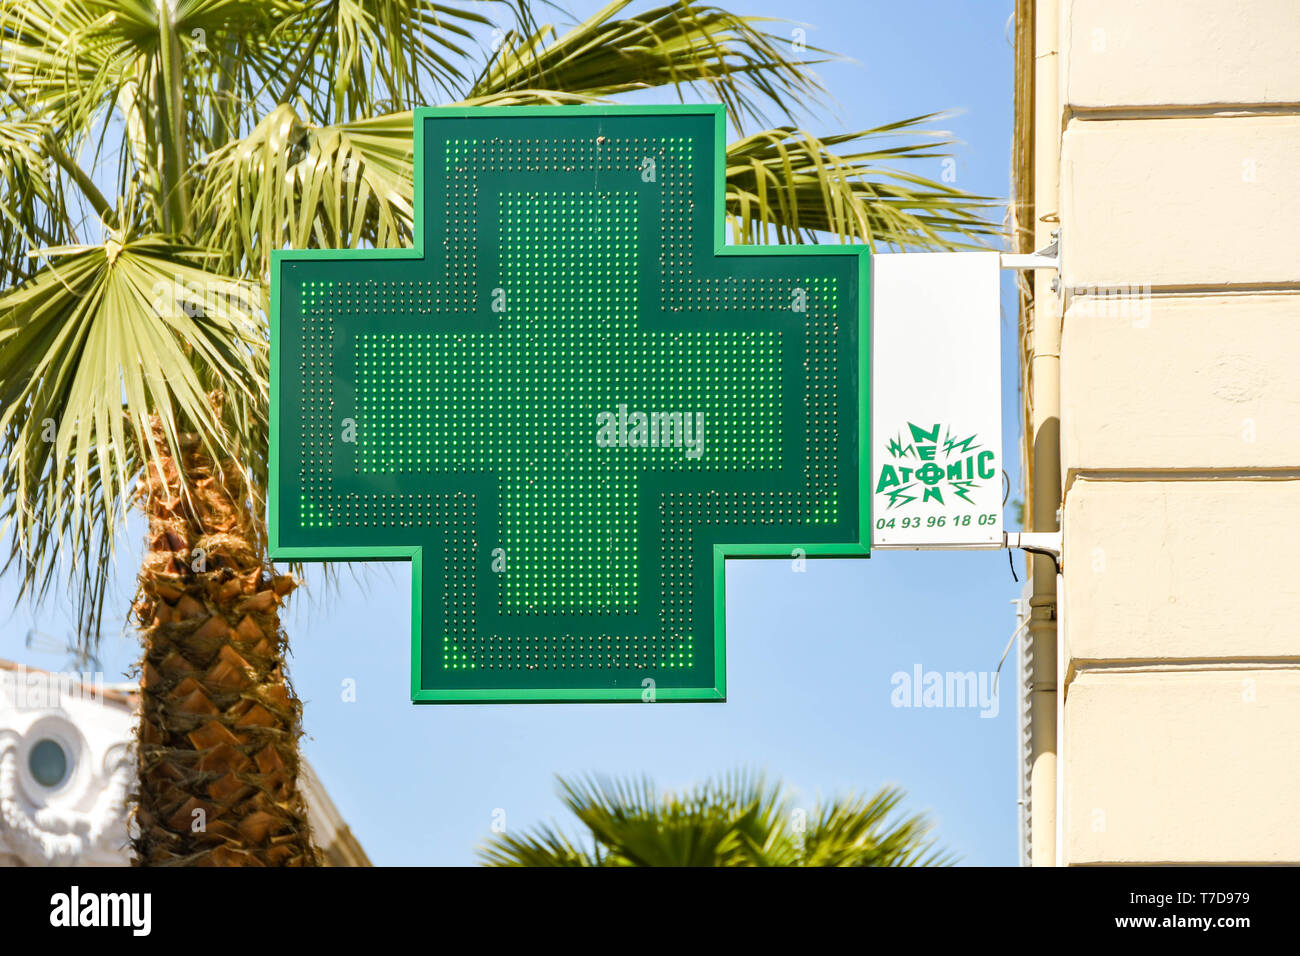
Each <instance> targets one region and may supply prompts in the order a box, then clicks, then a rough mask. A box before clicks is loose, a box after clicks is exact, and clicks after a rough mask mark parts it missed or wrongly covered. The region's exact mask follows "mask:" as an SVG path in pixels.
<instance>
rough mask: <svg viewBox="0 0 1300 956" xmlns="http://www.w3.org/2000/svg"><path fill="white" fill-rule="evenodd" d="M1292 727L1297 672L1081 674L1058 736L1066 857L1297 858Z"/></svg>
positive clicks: (1299, 680) (1078, 860)
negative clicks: (1064, 779)
mask: <svg viewBox="0 0 1300 956" xmlns="http://www.w3.org/2000/svg"><path fill="white" fill-rule="evenodd" d="M1297 726H1300V672H1297V671H1296V670H1294V669H1278V668H1268V669H1266V668H1260V667H1253V668H1251V667H1246V668H1240V669H1237V668H1231V667H1221V668H1217V669H1213V670H1205V669H1193V668H1187V667H1184V668H1178V669H1170V670H1164V671H1158V672H1151V671H1136V672H1134V671H1125V670H1108V671H1089V672H1085V673H1084V674H1081V675H1080V676H1079V678H1078V679H1077V680H1075V681H1074V683H1073V685H1072V686H1071V688H1070V714H1069V717H1068V719H1067V720H1066V723H1065V734H1064V745H1065V750H1064V756H1065V759H1066V761H1067V763H1068V780H1069V782H1070V785H1069V787H1067V789H1066V791H1065V797H1064V807H1063V810H1064V813H1065V820H1064V823H1065V826H1064V828H1063V829H1064V833H1065V848H1064V849H1065V854H1066V859H1067V860H1068V861H1069V862H1070V863H1072V864H1089V863H1285V862H1293V861H1295V860H1300V827H1297V826H1296V825H1295V810H1296V800H1297V795H1298V794H1300V734H1297V733H1296V732H1295V728H1296V727H1297Z"/></svg>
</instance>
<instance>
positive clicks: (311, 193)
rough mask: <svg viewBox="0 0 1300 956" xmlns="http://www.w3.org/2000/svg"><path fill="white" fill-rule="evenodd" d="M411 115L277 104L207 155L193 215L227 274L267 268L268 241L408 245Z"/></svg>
mask: <svg viewBox="0 0 1300 956" xmlns="http://www.w3.org/2000/svg"><path fill="white" fill-rule="evenodd" d="M411 121H412V120H411V114H410V113H393V114H389V115H386V116H378V117H375V118H373V119H364V120H359V121H357V122H354V123H340V124H338V125H336V126H311V125H308V123H306V122H305V121H304V120H303V119H302V118H300V117H299V116H298V114H297V113H296V112H295V111H294V110H293V109H292V108H291V107H289V106H280V107H277V108H276V109H275V110H274V111H273V112H272V113H271V114H270V115H269V116H267V118H266V119H265V120H263V121H262V123H260V124H259V125H258V127H257V128H256V129H255V130H253V131H252V132H251V133H250V134H249V135H248V136H246V137H245V138H243V139H241V140H238V141H236V142H232V143H230V144H229V145H228V146H226V147H224V148H223V149H221V150H219V151H218V152H216V153H215V154H213V155H212V156H211V157H210V158H209V160H208V162H207V164H206V167H205V173H204V176H203V182H202V185H201V188H200V190H199V193H198V197H197V201H196V213H195V216H196V220H197V221H198V222H199V223H200V224H201V226H200V228H201V229H202V231H203V234H204V235H209V236H212V237H213V238H214V240H215V241H216V242H217V243H218V244H219V247H220V248H221V249H222V250H223V252H224V253H225V254H226V256H227V259H226V267H227V268H228V269H229V270H231V271H233V272H234V273H235V274H241V275H252V276H258V277H261V278H262V279H263V280H265V277H267V276H268V274H269V268H270V256H271V251H272V250H273V249H280V248H284V247H289V248H295V249H303V248H308V247H313V246H314V247H322V248H341V249H349V248H355V247H356V246H358V245H362V244H369V245H373V246H377V247H396V246H401V245H409V244H410V241H411V229H412V217H413V215H414V210H413V207H412V193H413V189H414V187H413V184H412V176H413V166H412V157H411Z"/></svg>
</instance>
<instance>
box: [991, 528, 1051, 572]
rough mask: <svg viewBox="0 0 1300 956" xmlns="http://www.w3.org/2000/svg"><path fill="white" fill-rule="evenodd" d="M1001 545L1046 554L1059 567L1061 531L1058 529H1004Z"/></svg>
mask: <svg viewBox="0 0 1300 956" xmlns="http://www.w3.org/2000/svg"><path fill="white" fill-rule="evenodd" d="M1002 540H1003V547H1006V548H1020V549H1021V550H1022V551H1029V552H1032V553H1033V554H1046V555H1049V556H1050V557H1051V559H1052V560H1053V561H1055V562H1056V567H1057V569H1058V570H1059V569H1060V567H1061V532H1059V531H1004V532H1003V533H1002Z"/></svg>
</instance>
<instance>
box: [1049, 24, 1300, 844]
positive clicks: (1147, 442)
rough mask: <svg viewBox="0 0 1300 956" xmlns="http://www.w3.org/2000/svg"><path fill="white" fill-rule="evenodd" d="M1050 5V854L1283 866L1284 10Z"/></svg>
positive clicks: (1287, 254)
mask: <svg viewBox="0 0 1300 956" xmlns="http://www.w3.org/2000/svg"><path fill="white" fill-rule="evenodd" d="M1048 2H1052V0H1048ZM1058 9H1059V17H1060V31H1061V33H1060V47H1059V50H1060V61H1061V64H1060V65H1061V70H1060V86H1059V97H1060V100H1061V137H1060V142H1059V149H1060V196H1059V200H1060V202H1059V206H1058V209H1059V216H1060V229H1061V246H1062V262H1061V280H1062V294H1063V303H1062V308H1063V320H1062V321H1063V328H1062V343H1061V456H1062V461H1061V468H1062V480H1063V483H1064V487H1065V502H1064V508H1063V530H1064V577H1063V580H1064V593H1063V594H1062V595H1061V621H1060V624H1061V629H1062V634H1061V641H1062V644H1061V647H1062V651H1063V654H1062V657H1063V667H1062V670H1063V672H1064V676H1065V684H1064V687H1065V700H1064V704H1063V714H1062V728H1061V729H1062V734H1061V754H1060V756H1061V768H1062V769H1061V784H1062V791H1061V812H1062V815H1063V819H1062V821H1061V829H1060V833H1061V836H1062V845H1061V847H1060V849H1059V852H1060V856H1061V859H1062V861H1063V862H1064V863H1066V864H1070V865H1080V864H1089V863H1120V862H1123V863H1160V862H1178V863H1256V862H1269V863H1276V862H1290V863H1296V862H1300V829H1297V827H1296V825H1295V820H1296V819H1297V817H1300V732H1297V728H1298V727H1300V574H1297V572H1296V569H1295V568H1296V561H1295V557H1294V555H1295V549H1296V546H1297V543H1298V542H1300V60H1298V59H1297V50H1300V3H1297V2H1296V0H1243V2H1240V3H1223V2H1222V0H1178V2H1176V3H1175V2H1173V0H1164V2H1154V0H1153V2H1145V3H1134V2H1133V0H1059V8H1058Z"/></svg>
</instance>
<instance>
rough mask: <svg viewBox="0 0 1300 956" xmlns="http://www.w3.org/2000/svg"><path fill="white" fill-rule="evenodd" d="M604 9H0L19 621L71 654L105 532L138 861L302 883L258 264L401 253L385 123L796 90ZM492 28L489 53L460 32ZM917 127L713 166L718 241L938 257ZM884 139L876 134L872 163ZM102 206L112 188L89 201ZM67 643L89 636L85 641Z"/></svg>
mask: <svg viewBox="0 0 1300 956" xmlns="http://www.w3.org/2000/svg"><path fill="white" fill-rule="evenodd" d="M630 4H631V0H614V2H612V3H611V4H610V5H609V6H608V7H606V8H605V9H603V10H601V11H600V12H599V13H597V14H595V15H594V16H592V17H590V18H589V19H587V20H585V21H583V22H581V23H579V24H578V25H577V26H575V27H573V28H572V29H569V30H567V31H561V30H558V29H554V28H551V27H548V26H542V25H538V24H537V22H536V21H535V19H534V17H533V14H532V10H531V6H530V4H529V3H527V2H526V0H517V2H512V3H486V2H473V0H463V2H459V3H457V2H432V0H26V2H24V3H22V4H12V3H5V4H3V5H0V84H3V88H2V89H0V432H2V434H3V450H4V456H5V457H4V462H3V465H2V466H0V467H2V469H3V471H2V472H0V492H3V505H2V506H0V507H2V508H3V517H4V519H5V525H6V527H7V529H8V530H9V533H10V535H11V546H12V553H11V556H10V558H9V560H8V562H7V563H6V565H5V569H6V570H10V569H12V571H13V573H15V574H16V575H17V576H18V578H19V579H20V581H21V584H22V593H21V595H20V599H32V600H36V601H39V600H41V599H42V598H44V597H45V596H46V595H48V594H49V593H50V591H51V589H52V588H54V587H61V588H67V589H68V590H69V591H70V593H71V594H72V595H73V600H74V602H75V603H76V606H77V609H78V614H79V617H80V618H81V620H82V621H83V633H84V634H86V635H95V634H98V633H99V626H98V624H99V621H100V618H101V617H102V615H103V613H104V610H105V608H104V604H105V600H106V590H105V585H106V581H107V579H108V568H109V561H110V558H111V556H112V555H113V553H114V550H115V546H116V545H115V542H116V540H117V536H118V535H119V534H120V533H121V529H122V528H123V526H124V524H125V522H126V519H127V516H128V514H129V513H131V512H132V511H133V510H137V509H138V512H140V513H143V515H144V516H145V517H146V519H147V522H148V532H147V538H146V549H145V555H144V560H143V567H142V569H141V572H140V577H139V586H138V592H137V596H136V599H135V602H134V608H133V610H134V615H135V619H136V621H137V623H138V624H139V627H140V631H141V636H142V640H143V655H142V659H141V663H140V678H141V688H142V697H143V703H142V714H141V722H140V729H139V787H138V793H137V794H136V799H137V808H138V809H137V816H136V822H137V824H138V829H137V832H138V836H137V837H136V838H135V850H136V854H137V857H138V859H139V860H140V861H141V862H143V863H145V864H151V865H152V864H159V865H161V864H205V863H206V864H241V863H246V864H290V863H299V864H307V863H311V862H314V859H315V855H314V851H313V850H312V847H311V843H310V840H309V834H308V832H307V827H306V822H305V813H304V810H303V804H302V800H301V797H300V795H299V793H298V789H297V783H296V778H297V753H298V750H297V738H298V736H299V734H300V717H301V707H300V704H299V702H298V700H297V698H296V697H295V696H294V694H293V692H292V688H291V687H290V685H289V683H288V680H287V677H286V673H285V655H286V641H285V636H284V632H283V630H282V628H281V626H280V619H279V609H280V607H281V605H282V602H283V599H284V598H285V596H286V595H287V594H288V592H289V591H290V590H291V589H292V588H293V586H294V578H293V577H292V576H290V575H288V574H277V573H276V572H275V571H274V570H273V569H272V568H271V566H270V565H269V563H268V561H267V557H266V527H265V511H264V508H265V489H266V474H267V427H268V425H267V417H268V407H267V406H268V401H267V393H268V359H267V325H266V312H267V303H268V297H267V277H268V273H269V261H270V254H271V251H272V250H274V249H278V248H285V247H291V248H303V247H314V246H327V247H357V246H373V247H380V246H398V245H403V244H409V243H410V242H411V241H412V228H413V223H412V180H413V170H412V160H411V153H412V145H411V144H412V115H411V110H412V108H413V107H414V106H416V105H421V104H424V103H426V102H431V101H434V102H436V101H441V102H444V103H460V104H468V105H474V104H492V105H498V106H499V105H509V104H525V103H555V104H567V103H590V102H599V101H602V100H606V99H608V98H610V97H615V96H618V95H619V94H623V93H628V92H632V91H636V90H646V89H654V88H659V87H667V88H669V91H670V93H671V95H682V96H686V95H696V94H698V95H701V96H705V97H710V96H711V97H714V98H717V99H720V100H721V101H722V102H724V103H725V104H726V106H727V108H728V111H729V114H730V116H731V119H732V121H733V123H734V124H735V125H736V127H737V129H738V130H741V129H743V128H744V125H745V124H750V123H753V122H759V123H760V124H762V123H766V122H767V121H766V120H764V119H763V109H764V108H767V109H772V110H775V111H776V112H778V113H779V114H780V115H781V116H784V117H788V116H789V113H790V104H794V103H799V104H803V103H807V102H810V101H813V100H814V99H815V98H816V97H818V96H819V95H820V94H821V89H820V87H819V86H818V83H817V81H816V79H815V78H814V76H813V75H812V73H811V72H810V67H811V66H812V64H813V62H815V61H813V60H812V59H810V58H809V57H810V56H819V55H821V54H820V53H818V52H817V51H813V53H812V54H806V53H798V54H796V53H795V51H793V50H791V49H790V44H789V43H788V42H787V41H785V40H784V39H783V38H781V37H779V36H777V35H775V34H772V33H769V32H766V30H765V27H764V25H763V24H762V23H761V22H760V21H758V20H756V19H753V18H747V17H740V16H735V15H733V14H731V13H728V12H726V11H724V10H721V9H718V8H715V7H711V6H706V5H705V4H703V3H700V2H695V0H681V2H675V3H671V4H668V5H665V6H661V7H656V8H653V9H646V10H642V11H640V12H637V13H632V12H631V11H629V10H628V8H629V6H630ZM498 23H500V24H501V26H500V27H499V28H498V29H497V31H496V33H495V34H494V37H495V49H494V51H493V52H491V53H490V54H482V55H480V54H478V53H477V52H474V49H473V48H475V39H474V38H475V36H476V31H477V32H478V34H479V35H482V34H484V33H485V32H486V31H488V30H491V29H492V28H493V27H495V26H496V25H497V24H498ZM930 118H931V117H916V118H913V119H908V120H904V121H902V122H900V123H895V124H892V125H890V126H886V127H882V128H880V129H877V130H866V131H862V132H858V133H849V134H837V135H832V136H824V137H821V138H818V137H816V136H813V135H811V134H809V133H806V132H804V131H802V130H800V129H797V128H795V127H793V126H775V127H772V128H764V129H762V131H760V132H754V133H750V134H747V135H742V136H741V138H739V139H737V140H736V141H735V142H734V143H733V144H732V146H731V147H730V149H729V153H728V165H727V186H728V214H729V217H730V219H731V224H732V227H733V230H734V233H735V235H736V236H737V238H738V239H739V240H741V241H767V240H769V239H772V238H775V239H777V240H778V241H793V242H802V241H816V240H817V239H818V238H819V237H822V236H826V235H830V236H834V237H837V238H838V239H840V240H841V241H863V242H872V243H876V242H882V243H887V244H892V245H904V246H922V247H927V248H955V247H958V246H965V245H969V244H971V243H978V242H981V241H983V240H984V239H985V238H986V237H989V236H992V235H994V234H995V233H996V232H997V229H996V227H995V226H994V225H993V224H991V223H990V222H988V221H987V220H986V219H985V218H984V217H985V214H986V212H987V211H988V208H989V207H990V206H991V205H992V201H991V200H987V199H984V198H982V197H977V196H971V195H969V194H966V193H963V192H961V191H959V190H955V189H950V188H948V187H945V186H942V185H940V184H937V183H934V182H930V181H928V180H926V179H924V178H921V177H918V176H915V175H913V174H911V173H909V172H906V171H903V170H894V169H892V168H891V165H890V164H892V163H895V162H896V161H907V160H915V159H920V158H930V157H935V156H942V155H946V153H945V152H944V149H945V147H946V146H947V145H948V143H947V141H946V140H944V139H943V138H942V134H938V133H935V132H934V131H932V130H930V129H928V128H927V127H926V126H925V124H926V123H927V121H928V120H929V119H930ZM898 134H904V135H903V136H902V137H901V139H900V138H896V137H897V136H898ZM110 186H111V188H110ZM86 640H87V641H90V640H91V638H89V637H87V638H86Z"/></svg>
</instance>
